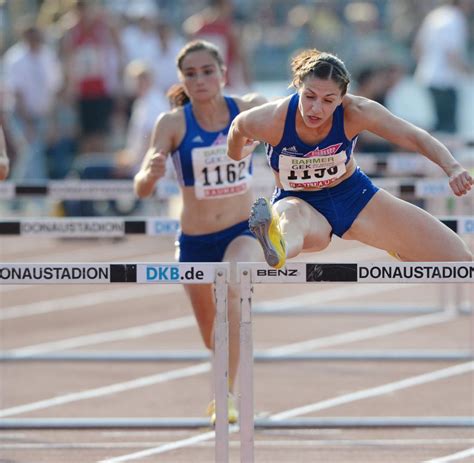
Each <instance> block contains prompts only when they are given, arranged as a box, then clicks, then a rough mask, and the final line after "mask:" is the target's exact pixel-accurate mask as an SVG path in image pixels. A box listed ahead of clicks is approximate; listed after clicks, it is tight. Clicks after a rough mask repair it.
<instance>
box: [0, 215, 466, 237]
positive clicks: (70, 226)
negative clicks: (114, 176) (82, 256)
mask: <svg viewBox="0 0 474 463" xmlns="http://www.w3.org/2000/svg"><path fill="white" fill-rule="evenodd" d="M438 219H439V220H440V221H441V222H442V223H444V224H445V225H446V226H447V227H449V228H450V229H451V230H453V231H454V232H455V233H457V234H458V235H474V216H452V217H446V216H442V217H438ZM178 229H179V221H178V220H176V219H172V218H169V217H127V218H125V217H59V218H58V217H51V218H43V217H41V218H13V219H3V220H1V221H0V236H21V237H30V238H32V237H34V238H38V237H41V238H120V237H123V236H128V235H148V236H160V235H175V234H176V232H177V231H178Z"/></svg>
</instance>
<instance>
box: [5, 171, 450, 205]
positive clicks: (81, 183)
mask: <svg viewBox="0 0 474 463" xmlns="http://www.w3.org/2000/svg"><path fill="white" fill-rule="evenodd" d="M261 174H262V177H261V178H262V180H263V181H264V182H265V180H266V181H267V183H268V185H266V189H268V190H269V191H268V194H269V195H271V193H272V190H273V187H274V183H273V177H272V176H271V171H270V170H269V169H264V170H261ZM259 178H260V177H259ZM374 181H375V183H376V185H377V186H379V187H380V188H384V189H386V190H388V191H390V192H393V193H394V194H395V195H396V196H405V197H406V196H409V197H417V198H420V199H421V198H445V197H451V196H452V194H453V193H452V191H451V189H450V187H449V184H448V180H447V179H446V178H442V177H426V178H421V179H420V178H416V177H411V178H407V177H403V178H397V177H393V178H390V177H382V178H376V179H375V180H374ZM178 194H179V187H178V184H177V182H175V181H172V180H167V179H162V180H160V182H158V184H157V188H156V190H155V192H154V194H153V197H154V198H158V199H167V198H170V197H173V196H177V195H178ZM22 197H28V198H31V197H35V198H38V197H42V198H49V199H53V200H58V201H59V200H66V201H67V200H70V201H94V200H99V201H106V200H110V201H111V200H119V199H135V200H136V199H137V198H136V195H135V193H134V189H133V181H132V180H113V179H110V180H80V179H77V180H71V179H67V180H49V181H43V182H36V183H18V184H17V183H14V182H12V181H6V182H2V183H1V184H0V200H2V199H6V200H11V199H14V198H22Z"/></svg>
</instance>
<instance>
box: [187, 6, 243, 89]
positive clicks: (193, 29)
mask: <svg viewBox="0 0 474 463" xmlns="http://www.w3.org/2000/svg"><path fill="white" fill-rule="evenodd" d="M209 3H210V6H209V7H208V8H205V9H204V10H203V11H201V12H199V13H197V14H195V15H193V16H191V17H189V18H188V19H186V21H185V22H184V24H183V29H184V32H185V33H186V34H187V35H188V36H189V37H190V38H193V39H200V40H207V41H209V42H211V43H213V44H214V45H216V46H217V48H218V49H219V50H220V52H221V54H222V56H224V59H225V61H226V63H227V85H228V87H229V88H230V89H232V91H234V92H239V93H241V92H242V91H245V90H247V89H248V88H249V86H250V74H249V70H248V66H247V60H246V57H245V55H244V52H243V50H242V48H241V46H240V42H239V38H238V34H237V30H236V25H235V23H234V21H233V5H232V0H210V2H209Z"/></svg>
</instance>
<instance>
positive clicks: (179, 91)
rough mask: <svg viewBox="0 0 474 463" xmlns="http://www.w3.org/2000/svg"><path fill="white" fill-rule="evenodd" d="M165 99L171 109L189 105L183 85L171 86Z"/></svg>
mask: <svg viewBox="0 0 474 463" xmlns="http://www.w3.org/2000/svg"><path fill="white" fill-rule="evenodd" d="M166 97H167V98H168V101H169V103H170V106H171V107H172V108H178V107H179V106H184V105H185V104H186V103H189V96H188V95H187V94H186V92H185V91H184V85H183V84H173V85H172V86H171V87H170V88H169V89H168V91H167V92H166Z"/></svg>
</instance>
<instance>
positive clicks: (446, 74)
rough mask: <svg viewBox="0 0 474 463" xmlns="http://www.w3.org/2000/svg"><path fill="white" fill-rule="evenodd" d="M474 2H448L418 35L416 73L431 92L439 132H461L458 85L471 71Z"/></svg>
mask: <svg viewBox="0 0 474 463" xmlns="http://www.w3.org/2000/svg"><path fill="white" fill-rule="evenodd" d="M472 5H473V3H472V0H447V1H445V2H444V5H441V6H439V7H438V8H435V9H434V10H433V11H431V12H430V13H429V14H428V15H427V16H426V17H425V19H424V20H423V23H422V24H421V28H420V30H419V31H418V34H417V36H416V38H415V42H414V53H415V56H416V59H417V67H416V71H415V76H416V78H417V79H418V81H419V82H420V83H421V84H422V85H424V86H425V87H427V88H428V89H429V91H430V92H431V95H432V98H433V102H434V106H435V109H436V118H437V121H436V124H435V127H434V129H435V130H436V131H440V132H446V133H455V132H456V131H457V125H456V117H457V110H458V96H457V92H458V86H459V84H460V79H461V78H462V76H463V75H465V74H467V73H468V72H469V70H470V66H469V64H468V62H467V59H466V56H467V43H468V21H467V17H468V14H469V13H470V12H471V11H472Z"/></svg>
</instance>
